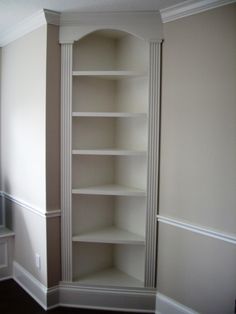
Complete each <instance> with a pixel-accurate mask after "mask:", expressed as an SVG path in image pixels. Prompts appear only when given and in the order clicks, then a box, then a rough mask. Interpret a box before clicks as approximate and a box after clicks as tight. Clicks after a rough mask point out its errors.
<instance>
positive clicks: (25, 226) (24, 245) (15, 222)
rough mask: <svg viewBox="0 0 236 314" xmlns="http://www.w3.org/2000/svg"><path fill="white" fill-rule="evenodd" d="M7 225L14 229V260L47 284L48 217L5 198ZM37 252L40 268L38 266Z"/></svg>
mask: <svg viewBox="0 0 236 314" xmlns="http://www.w3.org/2000/svg"><path fill="white" fill-rule="evenodd" d="M5 206H6V225H7V227H8V228H10V229H11V230H14V232H15V237H14V261H16V262H17V263H19V264H20V265H21V266H22V267H23V268H25V269H26V270H27V271H28V272H29V273H31V274H32V275H33V276H34V277H35V278H36V279H38V280H39V281H40V282H41V283H42V284H43V285H45V286H47V254H46V249H47V244H46V219H45V218H44V217H41V216H39V215H38V214H35V213H33V212H32V211H30V210H28V209H26V208H24V207H21V206H19V205H17V204H16V203H13V202H11V201H9V200H5ZM36 254H39V256H40V268H37V267H36Z"/></svg>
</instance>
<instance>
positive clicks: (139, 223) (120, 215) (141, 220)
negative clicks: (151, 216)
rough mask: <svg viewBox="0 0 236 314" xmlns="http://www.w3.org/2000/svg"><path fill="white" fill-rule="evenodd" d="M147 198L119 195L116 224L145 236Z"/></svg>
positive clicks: (115, 214)
mask: <svg viewBox="0 0 236 314" xmlns="http://www.w3.org/2000/svg"><path fill="white" fill-rule="evenodd" d="M145 221H146V198H145V197H138V198H137V197H117V198H116V199H115V211H114V224H115V225H116V226H118V227H119V228H121V229H124V230H128V231H130V232H133V233H137V234H140V235H142V236H145V225H146V223H145Z"/></svg>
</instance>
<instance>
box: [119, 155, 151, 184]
mask: <svg viewBox="0 0 236 314" xmlns="http://www.w3.org/2000/svg"><path fill="white" fill-rule="evenodd" d="M146 161H147V160H146V156H129V157H117V158H116V164H115V178H116V182H117V183H118V184H120V185H124V186H132V187H135V188H137V189H143V190H146V186H147V162H146Z"/></svg>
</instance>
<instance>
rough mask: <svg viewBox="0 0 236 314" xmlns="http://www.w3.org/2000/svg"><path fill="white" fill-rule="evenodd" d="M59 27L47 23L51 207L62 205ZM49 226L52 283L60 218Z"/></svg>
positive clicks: (55, 275) (56, 265)
mask: <svg viewBox="0 0 236 314" xmlns="http://www.w3.org/2000/svg"><path fill="white" fill-rule="evenodd" d="M58 38H59V27H58V26H53V25H48V26H47V84H46V202H47V211H50V210H58V209H60V45H59V40H58ZM46 225H47V227H46V230H47V234H46V237H47V273H48V286H49V287H50V286H53V285H57V284H58V282H59V280H60V265H61V264H60V218H59V217H55V218H50V219H47V222H46Z"/></svg>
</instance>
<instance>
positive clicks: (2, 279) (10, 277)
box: [0, 276, 13, 282]
mask: <svg viewBox="0 0 236 314" xmlns="http://www.w3.org/2000/svg"><path fill="white" fill-rule="evenodd" d="M9 279H13V278H12V276H6V277H2V278H0V282H1V281H4V280H9Z"/></svg>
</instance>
